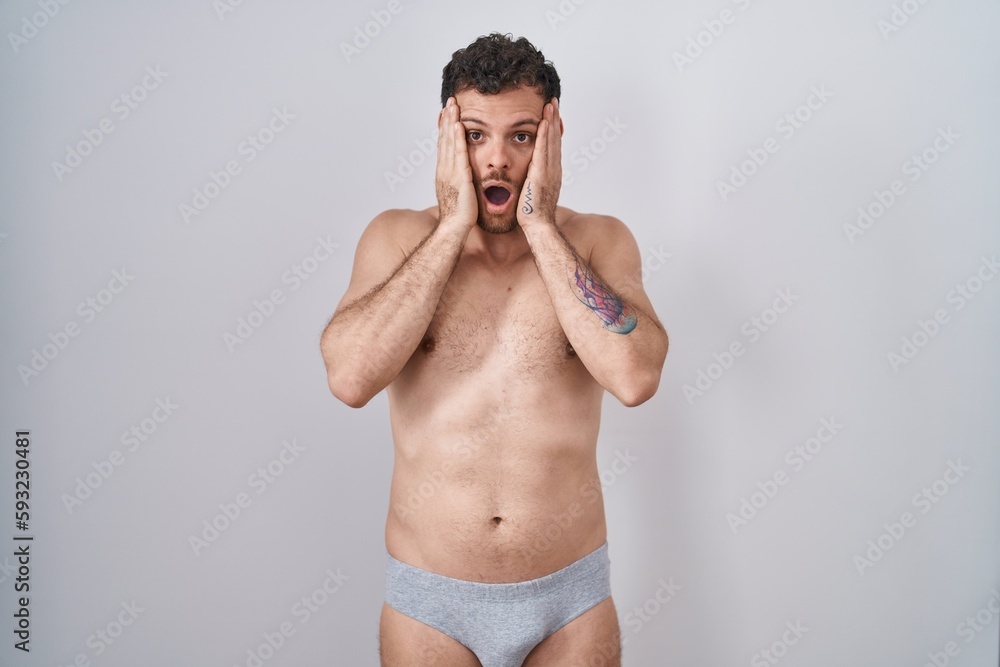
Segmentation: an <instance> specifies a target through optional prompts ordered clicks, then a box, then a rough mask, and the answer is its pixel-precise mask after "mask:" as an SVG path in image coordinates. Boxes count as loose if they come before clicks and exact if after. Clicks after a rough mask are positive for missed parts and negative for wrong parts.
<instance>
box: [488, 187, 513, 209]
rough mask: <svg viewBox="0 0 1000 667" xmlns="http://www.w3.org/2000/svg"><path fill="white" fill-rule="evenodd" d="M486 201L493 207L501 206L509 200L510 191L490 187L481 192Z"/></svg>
mask: <svg viewBox="0 0 1000 667" xmlns="http://www.w3.org/2000/svg"><path fill="white" fill-rule="evenodd" d="M483 194H484V195H486V200H487V201H488V202H489V203H491V204H493V205H494V206H503V205H504V204H506V203H507V200H508V199H510V190H508V189H507V188H504V187H501V186H499V185H491V186H490V187H488V188H486V190H484V191H483Z"/></svg>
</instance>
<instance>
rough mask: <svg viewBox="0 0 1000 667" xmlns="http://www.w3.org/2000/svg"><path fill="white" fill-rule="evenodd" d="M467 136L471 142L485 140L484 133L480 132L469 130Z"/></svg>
mask: <svg viewBox="0 0 1000 667" xmlns="http://www.w3.org/2000/svg"><path fill="white" fill-rule="evenodd" d="M465 136H466V137H468V139H469V141H479V140H480V139H482V138H483V133H482V132H480V131H479V130H469V131H468V132H467V133H466V134H465Z"/></svg>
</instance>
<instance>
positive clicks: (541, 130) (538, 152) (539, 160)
mask: <svg viewBox="0 0 1000 667" xmlns="http://www.w3.org/2000/svg"><path fill="white" fill-rule="evenodd" d="M548 146H549V121H548V119H547V118H545V114H544V113H543V114H542V120H541V121H540V122H539V123H538V140H537V141H536V142H535V150H534V153H533V154H532V156H531V164H532V165H533V166H534V167H535V169H536V172H535V173H536V174H537V173H538V172H539V171H542V172H544V171H545V169H546V168H547V167H548V159H549V148H548Z"/></svg>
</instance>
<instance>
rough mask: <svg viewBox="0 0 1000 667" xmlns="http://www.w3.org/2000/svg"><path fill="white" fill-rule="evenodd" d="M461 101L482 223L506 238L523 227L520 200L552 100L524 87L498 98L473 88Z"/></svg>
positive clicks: (458, 96)
mask: <svg viewBox="0 0 1000 667" xmlns="http://www.w3.org/2000/svg"><path fill="white" fill-rule="evenodd" d="M455 101H456V102H457V103H458V108H459V109H460V111H461V117H460V120H461V121H462V124H463V125H464V126H465V130H466V133H465V141H466V145H467V146H468V149H469V164H470V165H471V166H472V181H473V184H474V185H475V188H476V194H477V195H478V199H479V223H478V224H479V226H480V227H481V228H483V229H484V230H486V231H487V232H490V233H491V234H506V233H507V232H510V231H512V230H513V229H514V228H515V227H516V226H517V208H516V206H517V200H518V197H520V195H521V187H522V186H523V185H524V180H525V178H526V177H527V175H528V164H529V163H530V162H531V155H532V151H533V150H534V148H535V137H536V136H537V134H538V122H539V121H540V120H541V119H542V109H543V108H544V107H545V102H546V100H544V99H542V95H541V93H539V92H538V89H537V88H528V87H526V86H521V87H520V88H513V89H510V90H507V91H504V92H501V93H499V94H497V95H483V94H481V93H479V92H478V91H476V90H475V89H474V88H467V89H465V90H463V91H461V92H459V93H456V94H455ZM505 191H506V192H505Z"/></svg>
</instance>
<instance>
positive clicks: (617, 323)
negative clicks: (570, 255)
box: [570, 256, 638, 334]
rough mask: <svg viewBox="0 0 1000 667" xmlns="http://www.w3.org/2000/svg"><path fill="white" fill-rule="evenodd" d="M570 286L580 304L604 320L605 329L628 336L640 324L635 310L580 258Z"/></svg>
mask: <svg viewBox="0 0 1000 667" xmlns="http://www.w3.org/2000/svg"><path fill="white" fill-rule="evenodd" d="M573 279H574V280H575V284H573V282H572V281H571V283H570V286H571V287H572V288H574V289H573V294H575V295H576V298H577V299H579V300H580V302H581V303H582V304H583V305H585V306H587V307H588V308H590V309H591V310H592V311H594V312H595V313H597V316H598V317H600V318H601V319H602V320H604V328H605V329H607V330H609V331H613V332H615V333H620V334H627V333H628V332H630V331H632V329H635V325H636V323H637V322H638V320H637V319H636V315H635V309H634V308H633V307H632V306H631V305H629V303H628V302H627V301H625V300H624V299H622V298H621V297H620V296H618V295H617V294H615V293H614V292H612V291H611V290H610V289H608V288H607V287H605V286H604V285H603V284H602V283H601V281H600V280H599V279H598V278H597V276H595V275H594V273H593V272H592V271H591V270H590V269H589V268H587V266H586V265H584V264H582V262H581V260H580V258H579V256H577V260H576V268H575V269H574V271H573Z"/></svg>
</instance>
